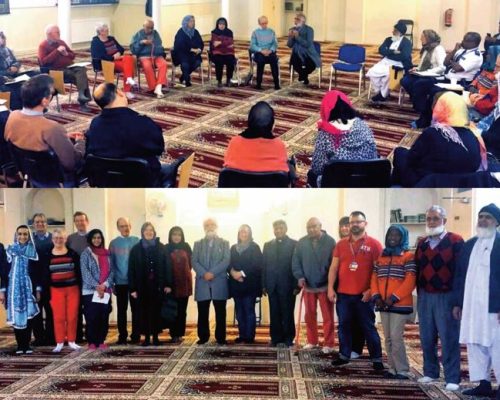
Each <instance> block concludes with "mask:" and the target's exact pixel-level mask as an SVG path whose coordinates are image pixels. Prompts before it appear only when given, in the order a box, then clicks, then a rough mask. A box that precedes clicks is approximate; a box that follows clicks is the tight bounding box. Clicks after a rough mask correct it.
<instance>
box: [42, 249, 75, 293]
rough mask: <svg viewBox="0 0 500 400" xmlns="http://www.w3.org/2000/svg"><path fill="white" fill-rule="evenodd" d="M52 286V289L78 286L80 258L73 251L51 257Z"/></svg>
mask: <svg viewBox="0 0 500 400" xmlns="http://www.w3.org/2000/svg"><path fill="white" fill-rule="evenodd" d="M49 273H50V285H51V286H52V287H68V286H75V285H78V282H79V281H80V278H79V257H78V254H76V253H75V252H74V251H73V250H68V252H67V253H66V254H61V255H54V254H51V256H50V263H49Z"/></svg>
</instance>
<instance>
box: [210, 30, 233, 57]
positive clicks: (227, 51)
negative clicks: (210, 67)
mask: <svg viewBox="0 0 500 400" xmlns="http://www.w3.org/2000/svg"><path fill="white" fill-rule="evenodd" d="M214 42H222V43H221V44H220V45H218V46H217V47H214V45H213V43H214ZM210 48H211V51H212V54H213V55H217V54H218V55H224V56H227V55H234V40H233V38H232V37H229V36H222V35H216V34H215V33H212V39H210Z"/></svg>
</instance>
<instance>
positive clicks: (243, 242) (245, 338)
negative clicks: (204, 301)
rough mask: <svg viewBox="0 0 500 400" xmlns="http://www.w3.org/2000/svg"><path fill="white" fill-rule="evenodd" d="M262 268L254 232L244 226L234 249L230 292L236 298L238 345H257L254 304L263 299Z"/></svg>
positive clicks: (230, 271) (231, 262)
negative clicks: (261, 297) (255, 343)
mask: <svg viewBox="0 0 500 400" xmlns="http://www.w3.org/2000/svg"><path fill="white" fill-rule="evenodd" d="M262 264H263V257H262V252H261V251H260V247H259V245H258V244H257V243H255V242H254V241H253V238H252V229H251V228H250V227H249V226H248V225H242V226H241V227H240V229H239V230H238V243H236V244H235V245H233V246H232V247H231V261H230V263H229V268H228V271H229V275H230V277H231V278H230V279H229V291H230V294H231V296H232V297H233V298H234V306H235V310H236V319H237V320H238V332H239V337H238V338H237V339H236V340H235V343H253V342H254V341H255V300H256V298H257V297H260V296H262Z"/></svg>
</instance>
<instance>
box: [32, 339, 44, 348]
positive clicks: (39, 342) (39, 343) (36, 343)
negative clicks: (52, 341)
mask: <svg viewBox="0 0 500 400" xmlns="http://www.w3.org/2000/svg"><path fill="white" fill-rule="evenodd" d="M31 345H32V346H33V347H40V346H46V343H45V341H43V340H33V341H32V342H31Z"/></svg>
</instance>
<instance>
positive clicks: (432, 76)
mask: <svg viewBox="0 0 500 400" xmlns="http://www.w3.org/2000/svg"><path fill="white" fill-rule="evenodd" d="M412 74H414V75H418V76H426V77H431V78H438V77H440V76H442V75H441V74H436V73H433V72H427V71H413V72H412Z"/></svg>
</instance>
